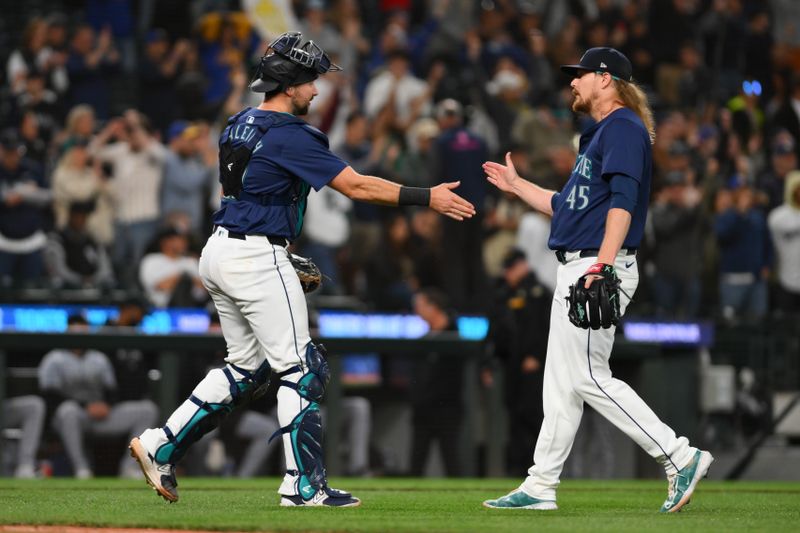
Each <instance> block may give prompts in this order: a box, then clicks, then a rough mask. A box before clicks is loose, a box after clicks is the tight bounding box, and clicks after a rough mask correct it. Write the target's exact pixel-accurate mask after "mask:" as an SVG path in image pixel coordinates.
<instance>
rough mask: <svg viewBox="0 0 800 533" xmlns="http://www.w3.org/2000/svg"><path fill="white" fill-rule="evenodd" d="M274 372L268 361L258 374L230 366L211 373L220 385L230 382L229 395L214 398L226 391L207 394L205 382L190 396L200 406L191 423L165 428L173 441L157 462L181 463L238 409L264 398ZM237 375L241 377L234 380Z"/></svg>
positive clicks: (160, 451) (157, 455)
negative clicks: (192, 446)
mask: <svg viewBox="0 0 800 533" xmlns="http://www.w3.org/2000/svg"><path fill="white" fill-rule="evenodd" d="M271 371H272V370H271V368H270V366H269V363H268V362H267V361H264V362H263V363H262V364H261V366H259V367H258V368H257V369H256V370H255V372H248V371H247V370H245V369H243V368H240V367H238V366H236V365H233V364H230V363H228V365H226V366H225V367H223V368H221V369H220V368H215V369H213V370H211V371H210V372H209V375H208V378H211V379H212V380H214V381H215V382H216V383H219V382H220V381H222V383H224V382H226V381H227V383H228V385H229V386H228V394H226V395H225V396H224V397H221V398H220V397H217V398H214V397H213V396H214V393H213V392H211V391H216V390H224V389H221V388H219V387H209V388H208V389H209V390H208V391H206V390H203V389H204V388H205V387H202V386H201V385H202V384H203V382H201V385H198V386H197V387H196V388H195V390H194V392H193V393H192V394H191V395H190V396H189V401H190V402H192V403H193V404H195V405H196V406H197V410H196V411H195V413H194V414H193V415H192V417H191V418H190V419H189V420H188V422H186V424H185V425H184V426H183V427H182V428H180V430H178V431H175V432H173V431H172V430H171V429H170V428H169V427H167V426H164V427H163V430H164V434H165V435H166V436H167V439H169V440H168V441H167V443H166V444H164V445H162V446H160V447H159V448H158V450H156V453H155V458H156V461H158V462H159V463H170V464H175V463H177V462H178V461H180V460H181V458H183V456H184V455H185V454H186V451H187V450H188V449H189V447H190V446H191V445H192V444H194V443H195V442H197V441H198V440H200V439H201V438H202V437H203V435H205V434H206V433H208V432H209V431H211V430H213V429H214V428H216V427H217V426H218V425H219V423H220V422H221V421H222V420H223V419H224V418H225V417H226V416H227V415H228V414H229V413H230V412H231V411H233V409H234V408H236V407H239V406H241V405H243V404H246V403H248V402H250V401H252V400H254V399H256V398H259V397H260V396H263V394H264V393H265V392H266V390H267V386H268V385H269V376H270V373H271ZM234 374H236V376H237V377H234ZM208 378H207V379H208ZM204 382H205V380H204Z"/></svg>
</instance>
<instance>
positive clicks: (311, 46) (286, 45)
mask: <svg viewBox="0 0 800 533" xmlns="http://www.w3.org/2000/svg"><path fill="white" fill-rule="evenodd" d="M302 40H303V34H302V33H300V32H299V31H290V32H286V33H284V34H283V35H281V36H280V37H278V38H277V39H275V40H274V41H272V43H270V45H269V46H268V47H267V51H266V52H265V53H264V55H263V56H262V57H261V63H259V65H258V69H257V70H256V74H255V76H253V80H252V81H251V82H250V90H251V91H253V92H256V93H268V92H272V91H274V90H275V89H278V88H280V89H285V88H287V87H291V86H293V85H302V84H303V83H308V82H310V81H314V80H315V79H317V77H318V76H319V75H320V74H325V73H326V72H338V71H340V70H342V68H341V67H340V66H339V65H337V64H335V63H333V62H332V61H331V59H330V57H328V54H326V53H325V51H324V50H323V49H322V48H320V47H319V46H318V45H317V44H315V43H314V41H307V42H306V43H305V44H303V45H300V43H301V42H302Z"/></svg>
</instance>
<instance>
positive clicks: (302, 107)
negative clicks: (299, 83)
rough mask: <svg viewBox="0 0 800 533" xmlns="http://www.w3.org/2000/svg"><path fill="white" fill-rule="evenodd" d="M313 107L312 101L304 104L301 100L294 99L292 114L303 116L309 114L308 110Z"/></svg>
mask: <svg viewBox="0 0 800 533" xmlns="http://www.w3.org/2000/svg"><path fill="white" fill-rule="evenodd" d="M309 107H311V100H308V101H307V102H303V101H301V100H298V99H295V98H292V114H293V115H295V116H302V115H307V114H308V108H309Z"/></svg>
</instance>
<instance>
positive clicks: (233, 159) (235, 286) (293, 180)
mask: <svg viewBox="0 0 800 533" xmlns="http://www.w3.org/2000/svg"><path fill="white" fill-rule="evenodd" d="M338 70H341V69H340V68H339V67H338V66H337V65H335V64H333V63H332V62H331V60H330V58H329V57H328V55H327V54H326V53H325V52H324V51H323V50H322V49H321V48H319V47H318V46H317V45H315V44H314V43H313V42H312V41H308V42H305V43H304V42H303V38H302V35H301V34H300V33H297V32H292V33H285V34H283V35H281V36H280V37H279V38H278V39H276V40H275V41H273V42H272V44H270V46H269V48H268V49H267V53H265V54H264V56H263V57H262V58H261V63H260V65H259V67H258V71H257V72H256V74H255V77H254V79H253V81H252V83H251V84H250V89H251V90H252V91H254V92H258V93H264V101H263V103H262V104H261V105H259V106H258V107H257V108H253V109H251V108H247V109H245V110H243V111H241V112H240V113H238V114H236V115H234V116H232V117H231V118H230V119H229V120H228V125H227V127H226V128H225V130H224V131H223V132H222V135H221V137H220V142H219V144H220V160H219V162H220V167H219V168H220V181H221V182H222V191H223V195H224V197H223V199H222V206H221V208H220V209H219V211H217V212H216V213H215V214H214V223H215V224H216V228H215V229H214V232H213V233H212V234H211V236H210V237H209V239H208V242H207V243H206V245H205V247H204V248H203V253H202V256H201V258H200V276H201V278H202V280H203V284H204V285H205V287H206V289H207V290H208V293H209V294H210V295H211V297H212V299H213V300H214V304H215V306H216V308H217V311H218V312H219V317H220V322H221V326H222V332H223V334H224V336H225V341H226V343H227V349H228V356H227V357H226V358H225V361H226V363H227V364H226V365H225V366H224V367H223V368H218V369H213V370H211V371H210V372H209V373H208V374H207V375H206V377H205V378H204V379H203V380H202V381H201V382H200V383H199V384H198V385H197V387H196V388H195V389H194V391H193V393H192V395H191V396H190V397H189V398H188V399H187V400H186V401H185V402H184V403H183V404H182V405H180V406H179V407H178V408H177V410H175V412H174V413H172V415H171V416H170V417H169V419H168V420H167V422H166V424H165V425H164V426H163V427H158V428H152V429H148V430H146V431H145V432H144V433H142V434H141V436H139V437H137V438H134V439H133V440H132V441H131V443H130V449H131V454H132V455H133V457H134V458H135V459H136V460H137V461H138V462H139V465H140V466H141V468H142V471H143V472H144V475H145V478H146V480H147V482H148V483H149V484H150V485H151V486H152V487H153V488H154V489H155V490H156V491H157V492H158V494H159V495H161V496H162V497H164V498H165V499H166V500H168V501H170V502H175V501H177V500H178V490H177V485H178V483H177V481H176V479H175V464H176V463H177V462H178V461H179V460H180V459H181V457H183V456H184V454H185V453H186V450H187V449H188V448H189V447H190V446H191V445H192V443H194V442H196V441H197V440H198V439H199V438H201V437H202V436H203V435H205V434H206V433H208V432H209V431H211V430H212V429H213V428H214V427H216V426H217V425H218V424H219V421H220V419H221V418H222V417H224V416H225V415H226V414H228V413H229V412H230V411H231V410H233V409H235V408H239V407H241V406H242V405H245V404H247V403H248V402H249V401H250V400H251V399H252V398H255V397H258V396H259V395H261V394H263V393H264V390H265V389H266V387H267V384H268V381H269V378H270V375H271V374H272V373H273V372H274V373H275V375H276V377H277V379H278V380H279V383H280V387H279V388H278V422H279V423H280V425H281V429H280V431H279V433H278V435H280V436H282V438H283V450H284V454H285V459H286V475H285V476H284V477H283V482H282V483H281V485H280V487H279V488H278V493H279V494H280V505H282V506H292V507H309V506H330V507H352V506H356V505H359V504H360V500H359V499H358V498H355V497H353V496H352V495H351V494H349V493H347V492H344V491H340V490H335V489H332V488H330V487H329V486H328V480H327V476H326V473H325V465H324V462H323V449H322V426H321V418H320V413H319V402H320V401H322V397H323V395H324V394H325V387H326V385H327V383H328V380H329V377H330V376H329V370H328V364H327V362H326V355H325V350H324V348H323V347H322V346H321V345H319V346H318V345H315V344H314V343H313V342H311V337H310V335H309V328H308V310H307V308H306V300H305V297H304V294H303V291H304V290H312V289H313V288H314V287H316V286H319V283H320V278H319V271H318V270H317V269H316V268H315V267H312V266H311V264H310V263H307V262H305V261H303V260H300V259H295V260H294V261H293V260H292V257H291V255H290V254H289V252H288V251H287V250H286V247H287V245H288V244H289V243H290V242H292V241H294V240H295V239H297V237H298V236H299V235H300V232H301V230H302V227H303V215H304V214H305V210H306V199H307V197H308V193H309V191H310V190H311V188H312V187H313V188H314V189H316V190H319V189H321V188H322V187H324V186H326V185H329V186H331V187H333V188H334V189H336V190H337V191H339V192H341V193H342V194H344V195H346V196H348V197H350V198H352V199H354V200H362V201H365V202H371V203H376V204H383V205H416V206H428V207H430V208H431V209H434V210H436V211H438V212H439V213H442V214H444V215H447V216H449V217H451V218H454V219H456V220H463V219H464V218H469V217H471V216H472V215H473V214H474V213H475V209H474V208H473V206H472V204H470V203H469V202H467V201H465V200H464V199H462V198H461V197H460V196H458V195H457V194H455V193H453V191H452V189H455V188H456V187H457V186H458V183H457V182H456V183H442V184H440V185H437V186H436V187H433V188H414V187H404V186H400V185H399V184H397V183H393V182H391V181H387V180H384V179H381V178H377V177H374V176H364V175H361V174H359V173H357V172H356V171H355V170H353V169H352V168H351V167H350V166H349V165H348V164H347V163H345V162H344V161H342V160H341V159H340V158H339V157H337V156H336V155H334V154H333V153H331V152H330V150H329V149H328V138H327V137H326V136H325V134H324V133H322V132H321V131H319V130H318V129H316V128H313V127H312V126H309V125H308V124H307V123H305V122H304V121H303V120H301V119H300V118H298V117H299V116H301V115H305V114H306V113H307V112H308V108H309V106H310V105H311V101H312V100H313V98H314V96H316V95H317V89H316V87H315V85H314V80H316V79H317V77H318V76H320V75H322V74H325V73H326V72H336V71H338ZM293 263H294V265H295V266H296V267H298V270H299V272H300V274H299V275H295V271H294V269H293V268H292V264H293Z"/></svg>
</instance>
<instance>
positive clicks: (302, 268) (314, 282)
mask: <svg viewBox="0 0 800 533" xmlns="http://www.w3.org/2000/svg"><path fill="white" fill-rule="evenodd" d="M289 261H291V263H292V266H293V267H294V271H295V272H297V277H298V278H300V285H302V287H303V292H305V293H309V292H314V291H315V290H317V289H318V288H319V287H320V285H322V272H320V271H319V267H317V265H315V264H314V261H312V260H311V259H309V258H307V257H300V256H299V255H295V254H291V253H290V254H289Z"/></svg>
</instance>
